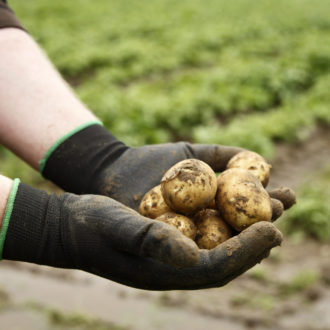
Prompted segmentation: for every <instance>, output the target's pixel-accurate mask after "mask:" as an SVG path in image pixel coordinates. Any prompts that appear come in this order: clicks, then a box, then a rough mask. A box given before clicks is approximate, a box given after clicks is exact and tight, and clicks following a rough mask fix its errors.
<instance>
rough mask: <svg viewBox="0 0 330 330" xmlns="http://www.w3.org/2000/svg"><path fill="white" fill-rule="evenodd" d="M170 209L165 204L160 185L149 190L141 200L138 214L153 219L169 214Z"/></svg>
mask: <svg viewBox="0 0 330 330" xmlns="http://www.w3.org/2000/svg"><path fill="white" fill-rule="evenodd" d="M170 211H171V209H170V208H169V207H168V206H167V204H166V203H165V200H164V198H163V195H162V192H161V189H160V185H158V186H156V187H154V188H152V189H150V190H149V191H148V192H147V193H146V194H145V195H144V196H143V198H142V200H141V203H140V207H139V212H140V214H142V215H143V216H145V217H148V218H151V219H155V218H157V217H159V216H160V215H162V214H164V213H166V212H170Z"/></svg>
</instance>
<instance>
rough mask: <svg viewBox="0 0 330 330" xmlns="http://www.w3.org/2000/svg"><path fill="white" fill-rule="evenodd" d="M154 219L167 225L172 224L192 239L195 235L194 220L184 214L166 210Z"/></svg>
mask: <svg viewBox="0 0 330 330" xmlns="http://www.w3.org/2000/svg"><path fill="white" fill-rule="evenodd" d="M156 220H158V221H162V222H165V223H167V224H169V225H172V226H174V227H175V228H176V229H178V230H179V231H180V232H181V233H182V234H183V235H185V236H187V237H188V238H190V239H192V240H194V239H195V236H196V226H195V224H194V222H193V221H192V220H191V219H189V218H187V217H185V216H184V215H181V214H177V213H174V212H167V213H164V214H162V215H161V216H159V217H157V218H156Z"/></svg>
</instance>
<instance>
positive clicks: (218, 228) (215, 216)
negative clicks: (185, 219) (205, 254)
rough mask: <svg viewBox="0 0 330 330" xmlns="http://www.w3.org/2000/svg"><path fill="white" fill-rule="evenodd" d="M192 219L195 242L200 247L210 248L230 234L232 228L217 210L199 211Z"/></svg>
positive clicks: (227, 237)
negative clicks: (194, 229) (195, 231)
mask: <svg viewBox="0 0 330 330" xmlns="http://www.w3.org/2000/svg"><path fill="white" fill-rule="evenodd" d="M194 221H195V224H196V227H197V235H196V239H195V242H196V244H197V245H198V247H199V248H200V249H208V250H211V249H213V248H215V247H216V246H217V245H219V244H221V243H222V242H224V241H226V240H227V239H229V238H230V237H231V236H232V229H231V228H230V226H229V225H228V224H227V223H226V222H225V221H224V220H222V219H221V217H220V213H219V212H218V211H217V210H212V209H205V210H202V211H199V212H198V213H197V214H196V216H195V218H194Z"/></svg>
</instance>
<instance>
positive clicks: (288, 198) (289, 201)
mask: <svg viewBox="0 0 330 330" xmlns="http://www.w3.org/2000/svg"><path fill="white" fill-rule="evenodd" d="M268 194H269V196H270V197H271V198H275V199H278V200H279V201H281V202H282V204H283V207H284V210H287V209H289V208H290V207H291V206H292V205H294V204H296V194H295V192H294V191H293V190H292V189H290V188H287V187H281V188H277V189H274V190H271V191H268Z"/></svg>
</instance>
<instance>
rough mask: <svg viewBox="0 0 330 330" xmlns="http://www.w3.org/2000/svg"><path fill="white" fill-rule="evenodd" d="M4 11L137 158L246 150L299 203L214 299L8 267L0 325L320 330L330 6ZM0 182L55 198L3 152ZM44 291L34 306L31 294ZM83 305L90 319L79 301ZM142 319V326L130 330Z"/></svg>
mask: <svg viewBox="0 0 330 330" xmlns="http://www.w3.org/2000/svg"><path fill="white" fill-rule="evenodd" d="M10 5H11V6H12V8H13V9H14V10H15V12H16V13H17V15H18V16H19V18H20V19H21V21H22V22H23V23H24V25H25V27H26V28H27V30H28V31H29V32H30V33H31V34H32V35H33V37H35V39H36V40H37V41H38V42H39V44H40V45H41V46H42V47H43V48H44V49H45V51H46V52H47V54H48V55H49V57H50V58H51V60H52V61H53V62H54V64H55V66H56V67H57V68H58V69H59V71H60V72H61V73H62V75H63V76H64V78H65V79H66V80H67V81H68V82H69V83H70V84H71V86H72V87H73V88H74V89H75V91H76V92H77V94H78V95H79V97H80V98H81V99H82V100H83V101H84V102H85V103H87V104H88V105H89V107H90V108H91V109H92V111H93V112H95V113H96V114H97V115H98V116H99V117H100V118H101V119H102V121H103V122H104V124H105V126H106V127H107V128H108V129H109V130H110V131H111V132H112V133H113V134H114V135H116V136H117V137H118V138H120V139H121V140H123V141H124V142H126V143H127V144H129V145H135V146H138V145H142V144H150V143H163V142H170V141H179V140H188V141H192V142H199V143H220V144H227V145H238V146H242V147H245V148H249V149H251V150H254V151H257V152H259V153H261V154H262V155H264V156H265V157H266V158H267V159H268V160H269V161H271V162H272V163H273V177H272V181H271V186H272V187H276V186H280V185H287V186H292V187H293V188H295V189H296V190H297V193H298V204H297V205H296V206H295V207H294V208H293V209H292V211H289V212H288V214H287V215H286V216H285V217H283V219H282V220H280V221H279V224H278V226H279V227H280V229H281V230H283V232H284V233H285V243H284V244H283V247H282V248H277V249H275V251H274V253H272V254H271V257H270V258H269V260H267V261H266V262H263V263H262V265H259V266H257V267H256V268H254V269H252V270H251V271H250V272H248V273H247V274H246V275H244V276H242V277H241V278H240V279H238V280H236V281H234V282H233V283H231V284H229V285H228V286H226V287H225V288H222V289H214V290H206V291H200V292H171V293H148V292H141V291H137V290H130V289H128V288H124V287H121V286H116V285H115V284H109V283H107V282H105V281H104V282H102V281H101V280H96V279H95V278H91V277H88V276H87V275H82V274H81V273H79V272H78V273H77V274H76V273H70V274H69V275H68V272H67V271H65V272H64V271H57V270H56V271H51V270H49V269H46V270H44V268H38V267H34V266H33V267H32V268H31V267H30V266H20V265H17V264H10V263H8V264H5V265H4V266H2V269H1V270H0V281H1V283H0V284H1V285H2V288H3V294H0V300H1V299H2V298H1V296H3V297H4V298H3V301H4V302H3V303H0V305H1V306H3V307H1V308H2V313H0V320H7V319H8V320H9V321H8V322H11V321H12V318H11V317H10V315H13V318H15V317H17V319H18V320H20V319H21V320H27V319H28V320H29V322H32V323H31V324H34V327H31V329H32V328H33V329H35V328H36V326H35V324H37V325H38V324H39V328H40V329H44V328H45V329H48V328H49V329H53V328H56V329H58V328H64V329H71V328H73V329H117V328H118V329H121V328H122V327H128V328H131V329H140V328H144V329H158V328H159V329H170V328H171V329H184V328H185V327H187V326H189V327H190V329H202V328H203V329H204V328H205V326H208V327H209V328H210V329H216V328H218V327H219V328H220V327H223V328H225V329H247V328H253V329H266V328H267V329H330V320H329V316H326V315H325V314H326V313H325V311H326V308H329V307H328V306H330V246H329V242H330V162H329V161H330V132H329V128H330V92H329V91H330V15H329V13H330V2H329V1H327V0H318V1H307V0H286V1H284V0H278V1H276V2H275V1H273V2H270V1H266V0H260V1H257V2H251V1H247V0H236V1H232V2H229V1H224V0H220V1H219V0H209V1H207V2H205V1H202V0H189V1H188V0H181V1H174V0H157V1H156V0H155V1H146V0H139V1H137V0H121V1H113V0H98V1H90V0H89V1H87V0H76V1H49V0H34V1H25V0H11V1H10ZM27 111H28V109H27ZM0 172H2V173H4V174H7V175H8V176H10V177H21V178H22V180H24V181H25V182H27V183H30V184H32V185H34V186H38V187H41V188H45V189H47V190H52V189H53V187H52V186H50V185H49V183H47V182H46V181H44V180H43V179H42V178H41V176H40V175H39V174H38V173H36V172H34V171H33V170H31V169H30V168H28V166H26V165H24V164H23V163H22V162H21V161H19V160H18V159H17V158H16V157H15V156H14V155H12V154H11V153H10V152H8V151H6V150H4V149H0ZM31 272H32V273H31ZM33 272H34V273H33ZM7 273H8V274H7ZM18 273H20V274H19V276H21V277H22V276H23V274H25V276H26V277H24V276H23V277H22V278H21V277H19V276H18V275H17V274H18ZM36 273H37V275H35V274H36ZM15 274H16V275H15ZM31 274H34V275H31ZM54 274H55V275H54ZM6 276H8V278H12V280H13V283H17V285H21V286H22V287H23V288H25V289H26V290H27V293H26V294H23V296H24V299H23V298H19V296H20V294H21V293H22V292H16V291H15V289H10V290H9V291H8V292H7V291H6V282H5V280H4V279H5V278H6ZM35 276H37V278H36V277H35ZM86 276H87V277H86ZM76 277H77V279H76ZM80 277H83V278H84V280H81V279H80ZM68 278H69V279H68ZM38 279H39V280H38ZM15 281H16V282H15ZM43 281H46V284H44V287H45V297H41V294H40V293H39V294H36V293H35V292H34V290H38V283H39V282H42V283H43ZM47 281H48V282H47ZM98 281H100V282H98ZM62 282H63V286H62V287H61V285H62V284H61V283H62ZM47 283H48V284H47ZM68 283H69V284H68ZM95 283H96V284H95ZM101 283H102V284H101ZM66 285H68V288H69V287H70V289H67V290H68V295H67V296H66V295H65V292H66V290H64V287H65V286H66ZM98 285H99V286H102V287H103V286H104V287H107V286H109V288H110V289H109V290H101V289H100V290H99V291H100V292H99V291H97V288H98ZM12 286H13V285H12ZM12 286H9V287H10V288H11V287H12ZM72 286H73V287H76V291H74V289H73V288H72ZM28 287H29V288H30V287H33V288H34V290H31V289H27V288H28ZM57 287H58V289H54V288H57ZM95 287H96V289H95ZM47 290H49V292H48V293H47ZM61 290H63V292H64V294H63V295H62V296H61V297H58V296H56V293H57V292H62V291H61ZM93 290H96V292H98V293H99V296H95V294H93V292H94V291H93ZM23 291H24V290H23ZM78 291H79V292H82V293H80V295H79V294H78ZM84 294H85V295H86V297H87V296H91V297H92V298H91V301H93V306H94V307H93V308H92V307H90V305H88V303H87V305H86V303H85V302H84V303H83V302H81V301H85V300H86V301H88V299H87V298H86V297H85V296H84ZM55 296H56V297H55ZM47 297H48V300H47ZM74 297H76V298H74ZM77 297H79V299H78V298H77ZM82 297H85V298H82ZM61 299H62V300H63V301H62V300H61ZM74 299H76V300H74ZM98 299H99V301H98ZM78 300H79V301H78ZM1 301H2V300H1ZM68 301H69V302H71V305H70V304H69V303H68ZM27 302H29V303H27ZM52 302H53V303H52ZM116 304H117V305H118V306H121V307H122V308H123V309H127V313H126V314H125V313H124V312H123V311H119V307H118V306H117V308H114V305H116ZM62 305H63V306H65V308H62V309H61V306H62ZM69 305H70V306H71V307H70V306H69ZM99 305H100V306H99ZM101 305H102V306H101ZM104 305H106V307H107V308H105V306H104ZM54 306H56V308H55V307H54ZM87 306H88V308H87ZM97 306H99V309H98V308H97ZM137 306H143V308H144V310H143V311H140V309H139V308H138V307H137ZM326 306H327V307H326ZM140 308H142V307H140ZM100 310H101V311H104V312H100ZM106 310H108V313H106ZM112 311H116V312H112ZM137 311H139V313H138V312H137ZM10 313H12V314H10ZM8 315H9V316H8ZM31 315H32V316H31ZM36 315H37V316H36ZM41 315H42V320H43V321H41ZM54 315H55V316H54ZM86 315H87V316H86ZM139 315H140V316H139ZM141 315H142V316H143V317H144V318H145V320H144V322H141V321H134V316H135V317H136V318H139V317H141ZM6 317H7V319H6ZM34 318H35V319H34ZM31 320H32V321H31ZM33 322H34V323H33ZM117 325H118V327H117ZM18 328H19V327H18ZM7 329H9V328H8V327H7Z"/></svg>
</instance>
